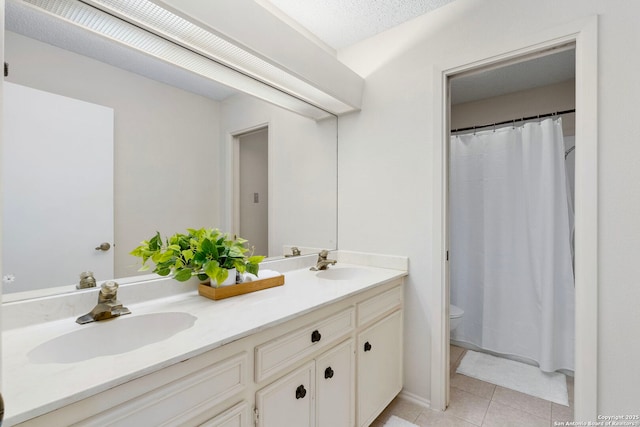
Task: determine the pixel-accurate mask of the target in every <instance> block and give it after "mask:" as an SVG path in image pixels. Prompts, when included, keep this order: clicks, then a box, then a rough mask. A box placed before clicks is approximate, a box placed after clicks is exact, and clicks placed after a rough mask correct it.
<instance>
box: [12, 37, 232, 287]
mask: <svg viewBox="0 0 640 427" xmlns="http://www.w3.org/2000/svg"><path fill="white" fill-rule="evenodd" d="M5 40H6V60H7V62H9V63H10V67H11V69H10V75H9V77H8V78H7V81H11V82H14V83H18V84H22V85H25V86H30V87H34V88H36V89H41V90H45V91H48V92H53V93H58V94H61V95H65V96H69V97H72V98H76V99H80V100H84V101H88V102H92V103H95V104H99V105H104V106H108V107H111V108H113V109H114V111H115V129H114V135H115V153H114V154H115V155H114V159H115V165H114V177H115V182H114V186H115V188H114V193H115V206H114V209H115V212H114V215H115V244H116V246H115V248H114V250H115V265H116V270H115V273H116V277H123V276H132V275H134V274H136V273H137V269H138V268H139V262H138V261H137V259H136V258H134V257H132V256H131V255H129V252H130V251H131V250H132V249H133V248H134V247H136V246H137V245H138V244H139V243H140V241H142V240H143V239H147V238H149V237H151V236H152V235H153V234H154V233H155V232H156V230H158V231H160V232H162V233H163V234H173V233H175V232H179V231H184V230H185V229H186V228H187V227H195V228H198V227H215V226H217V224H218V216H217V214H218V192H217V190H218V187H217V184H216V181H217V180H216V174H217V173H218V170H217V164H218V143H219V135H220V130H219V124H218V115H219V103H218V102H216V101H213V100H210V99H207V98H204V97H202V96H199V95H195V94H193V93H190V92H186V91H183V90H180V89H177V88H174V87H172V86H168V85H166V84H163V83H159V82H157V81H154V80H151V79H148V78H145V77H142V76H139V75H137V74H134V73H130V72H128V71H124V70H121V69H119V68H115V67H112V66H109V65H106V64H104V63H102V62H99V61H96V60H93V59H90V58H86V57H83V56H80V55H77V54H75V53H72V52H69V51H66V50H63V49H59V48H57V47H54V46H51V45H48V44H45V43H41V42H39V41H35V40H32V39H29V38H26V37H24V36H21V35H18V34H15V33H11V32H7V33H6V36H5ZM78 165H79V167H80V166H81V160H79V161H78ZM159 170H161V172H160V173H158V171H159ZM87 173H91V171H87ZM79 202H81V200H79ZM95 209H111V206H95ZM98 243H99V242H98ZM81 270H82V267H81V266H78V272H80V271H81ZM96 279H97V280H101V279H104V278H96ZM58 285H59V284H58Z"/></svg>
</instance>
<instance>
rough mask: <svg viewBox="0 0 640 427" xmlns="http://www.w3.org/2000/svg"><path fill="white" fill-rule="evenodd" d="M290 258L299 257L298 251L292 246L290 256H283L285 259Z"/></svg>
mask: <svg viewBox="0 0 640 427" xmlns="http://www.w3.org/2000/svg"><path fill="white" fill-rule="evenodd" d="M292 256H300V249H298V248H297V247H296V246H293V247H292V248H291V253H290V254H284V257H285V258H289V257H292Z"/></svg>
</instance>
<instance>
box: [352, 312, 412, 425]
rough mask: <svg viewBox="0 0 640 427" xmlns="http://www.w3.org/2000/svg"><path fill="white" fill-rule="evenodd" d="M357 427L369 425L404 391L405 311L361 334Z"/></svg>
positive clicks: (394, 314) (393, 314)
mask: <svg viewBox="0 0 640 427" xmlns="http://www.w3.org/2000/svg"><path fill="white" fill-rule="evenodd" d="M357 345H358V348H357V354H358V356H357V357H358V425H359V426H368V425H369V424H370V423H371V422H372V421H373V420H374V419H375V418H376V417H377V416H378V415H379V414H380V413H381V412H382V410H383V409H384V408H385V407H386V406H387V405H388V404H389V403H390V402H391V400H393V398H394V397H395V396H396V395H397V394H398V393H399V392H400V390H401V389H402V311H396V312H394V313H392V314H390V315H389V316H387V317H385V318H384V319H382V320H380V321H379V322H377V323H375V324H373V325H372V326H371V327H370V328H368V329H366V330H364V331H363V332H361V333H360V334H359V335H358V343H357Z"/></svg>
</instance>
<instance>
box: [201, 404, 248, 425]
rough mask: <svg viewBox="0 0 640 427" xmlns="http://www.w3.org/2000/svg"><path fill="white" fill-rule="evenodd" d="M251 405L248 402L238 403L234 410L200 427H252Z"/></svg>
mask: <svg viewBox="0 0 640 427" xmlns="http://www.w3.org/2000/svg"><path fill="white" fill-rule="evenodd" d="M250 419H251V418H250V415H249V404H248V403H247V402H241V403H238V404H237V405H236V406H234V407H233V408H231V409H229V410H227V411H225V412H223V413H222V414H220V415H218V416H216V417H214V418H212V419H210V420H209V421H207V422H206V423H204V424H201V425H200V427H249V426H250V424H251V423H250Z"/></svg>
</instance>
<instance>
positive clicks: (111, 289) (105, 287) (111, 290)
mask: <svg viewBox="0 0 640 427" xmlns="http://www.w3.org/2000/svg"><path fill="white" fill-rule="evenodd" d="M100 293H101V294H102V295H104V296H106V297H110V296H115V295H116V294H117V293H118V283H117V282H114V281H113V280H108V281H106V282H104V283H103V284H102V286H100Z"/></svg>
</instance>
